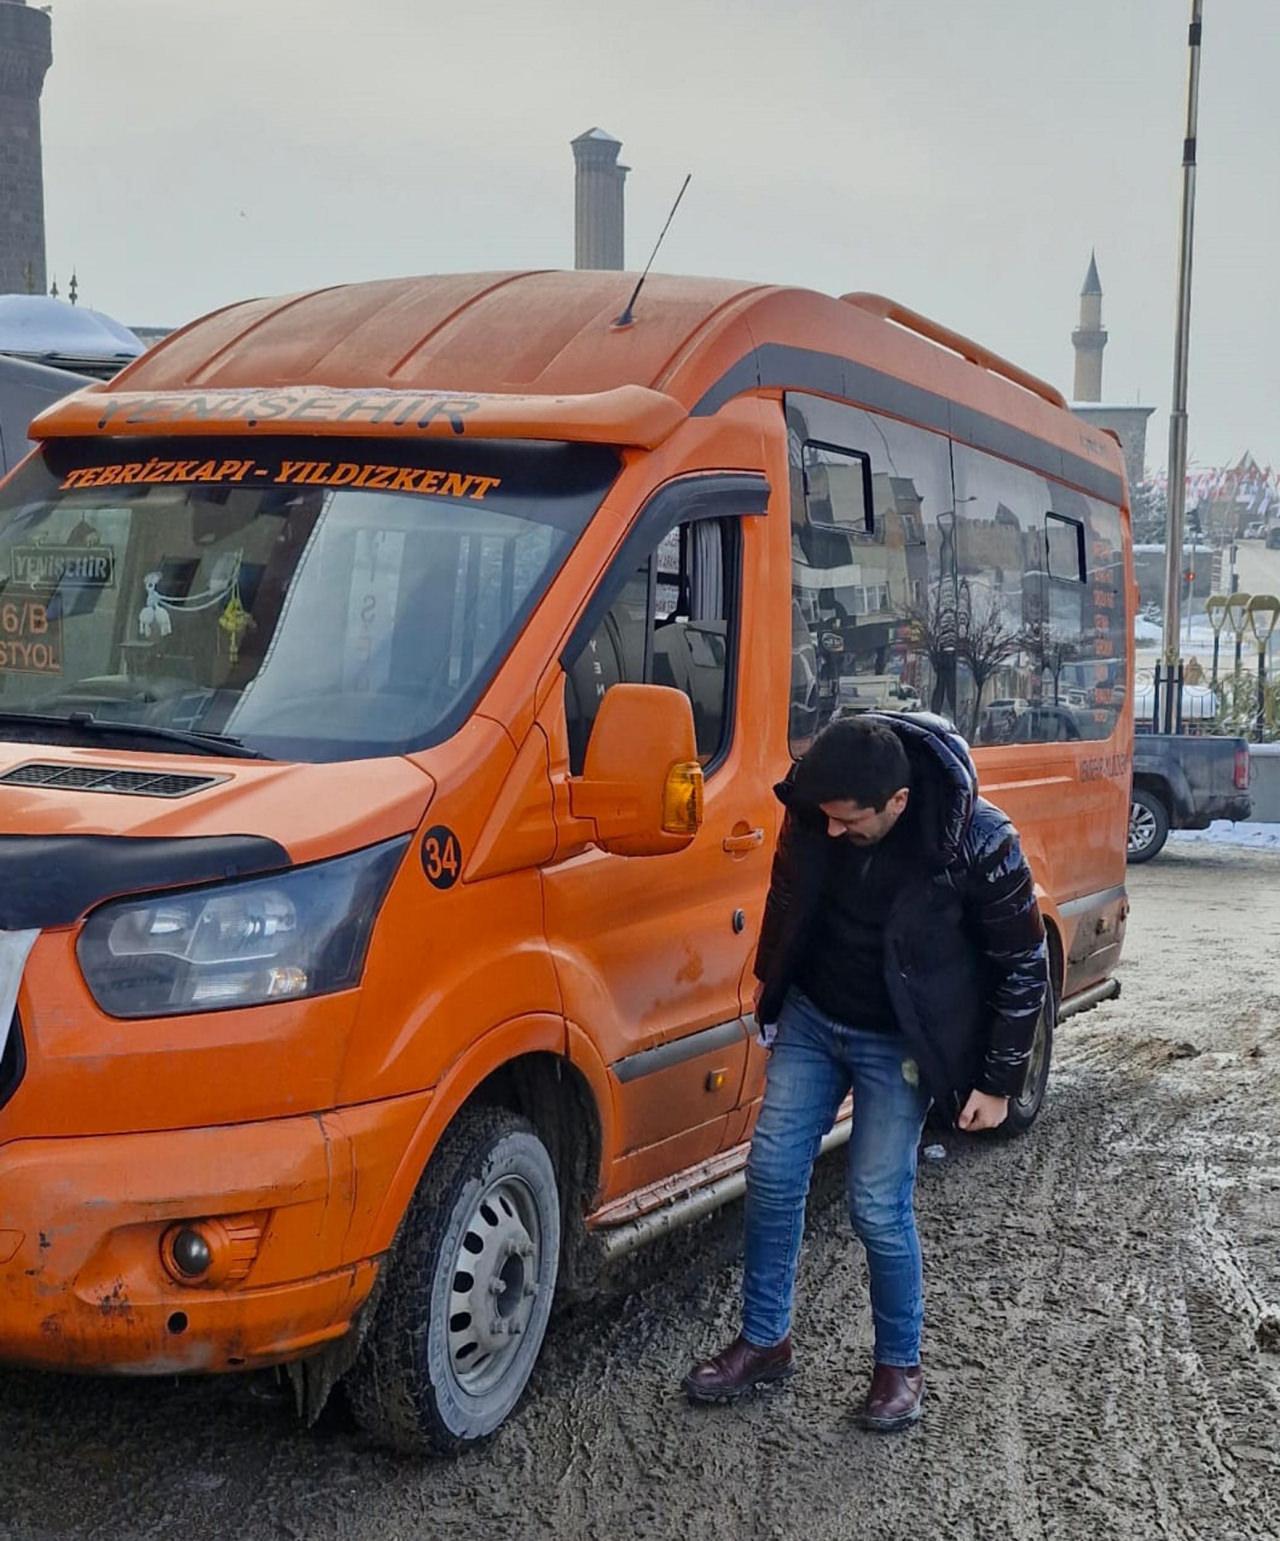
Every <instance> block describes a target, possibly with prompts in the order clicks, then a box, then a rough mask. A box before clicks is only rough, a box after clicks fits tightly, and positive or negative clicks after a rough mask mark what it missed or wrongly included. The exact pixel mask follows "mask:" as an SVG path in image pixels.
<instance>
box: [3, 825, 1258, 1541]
mask: <svg viewBox="0 0 1280 1541" xmlns="http://www.w3.org/2000/svg"><path fill="white" fill-rule="evenodd" d="M1131 886H1132V890H1133V896H1134V915H1133V920H1132V929H1131V933H1130V945H1129V949H1128V956H1127V960H1126V963H1125V965H1124V971H1123V978H1124V987H1125V993H1124V998H1123V1000H1122V1001H1121V1002H1120V1003H1118V1004H1115V1005H1111V1006H1108V1007H1105V1008H1103V1009H1101V1010H1099V1011H1095V1012H1093V1013H1091V1014H1089V1015H1087V1016H1084V1017H1080V1018H1076V1019H1075V1020H1073V1021H1071V1022H1069V1023H1066V1024H1064V1026H1063V1028H1062V1031H1061V1039H1060V1044H1059V1052H1058V1056H1057V1060H1056V1066H1057V1068H1056V1074H1055V1077H1054V1080H1053V1082H1052V1083H1051V1101H1050V1104H1049V1106H1048V1108H1047V1110H1046V1112H1045V1115H1044V1117H1043V1119H1042V1121H1041V1122H1040V1124H1039V1125H1038V1127H1037V1128H1036V1129H1035V1131H1034V1132H1033V1133H1032V1135H1031V1136H1030V1137H1028V1138H1026V1139H1024V1140H1021V1141H1017V1142H1014V1143H1011V1144H1008V1145H1004V1144H999V1143H988V1142H977V1141H966V1140H962V1139H960V1138H959V1137H957V1136H954V1135H953V1136H948V1137H946V1138H945V1139H944V1144H945V1146H946V1156H945V1159H943V1160H941V1161H933V1162H928V1163H925V1164H924V1165H923V1167H922V1173H921V1183H920V1206H919V1207H920V1223H921V1230H922V1235H923V1238H924V1245H925V1253H926V1269H927V1281H928V1292H929V1296H928V1298H929V1320H928V1328H927V1340H926V1366H927V1373H928V1379H929V1400H928V1403H927V1412H926V1419H925V1422H924V1424H923V1425H922V1426H921V1427H919V1428H918V1429H915V1430H913V1431H911V1432H910V1433H908V1434H905V1435H900V1436H896V1437H890V1438H884V1437H876V1436H873V1435H869V1434H865V1433H863V1432H862V1431H860V1430H859V1429H858V1427H857V1426H856V1424H855V1422H854V1420H853V1408H854V1406H855V1403H856V1401H857V1399H858V1397H859V1395H860V1393H861V1391H862V1390H863V1387H864V1383H865V1381H866V1377H867V1374H868V1371H869V1364H870V1358H869V1343H870V1323H869V1318H868V1313H867V1308H866V1278H865V1272H864V1269H863V1267H862V1265H861V1263H860V1262H859V1261H858V1260H857V1259H856V1257H855V1253H854V1249H853V1246H852V1244H851V1242H850V1239H849V1235H848V1230H847V1221H846V1219H845V1217H844V1213H843V1201H842V1184H841V1178H842V1173H841V1170H840V1158H839V1156H838V1155H837V1156H833V1157H831V1158H829V1159H828V1161H827V1162H826V1163H825V1165H824V1166H823V1167H822V1168H821V1169H820V1172H819V1175H818V1177H817V1180H816V1182H815V1188H814V1195H813V1200H812V1204H811V1209H810V1219H809V1235H808V1241H807V1245H806V1251H805V1256H804V1263H803V1272H802V1276H801V1281H800V1296H799V1306H798V1318H797V1325H796V1335H797V1342H798V1348H799V1353H800V1358H801V1365H802V1368H801V1373H800V1374H799V1375H798V1376H797V1377H796V1379H795V1380H793V1381H792V1382H791V1383H790V1384H789V1385H788V1386H786V1387H785V1388H782V1389H780V1390H778V1391H775V1392H774V1393H773V1394H771V1395H768V1396H762V1397H761V1398H760V1399H759V1400H757V1401H755V1402H753V1403H751V1404H750V1405H748V1406H745V1407H740V1408H738V1409H695V1408H690V1407H688V1406H687V1405H686V1404H685V1403H684V1401H683V1400H682V1398H681V1397H680V1396H679V1394H678V1393H677V1391H676V1389H675V1386H676V1382H677V1381H678V1379H679V1377H680V1375H681V1374H682V1372H683V1371H684V1369H685V1367H686V1364H687V1362H688V1360H689V1358H690V1355H691V1353H692V1352H693V1351H695V1350H710V1349H712V1348H714V1347H716V1346H718V1345H719V1344H720V1342H721V1341H722V1340H723V1339H725V1338H726V1337H727V1336H729V1335H731V1334H732V1332H733V1331H734V1329H735V1326H736V1315H735V1310H736V1305H735V1302H736V1292H737V1287H738V1278H739V1271H738V1266H737V1252H738V1245H739V1235H740V1228H741V1210H740V1207H739V1206H735V1207H734V1208H732V1209H730V1210H728V1211H726V1212H725V1213H724V1214H722V1215H720V1216H717V1217H716V1218H715V1219H713V1220H712V1221H710V1222H708V1223H706V1224H704V1225H703V1226H702V1227H701V1228H699V1229H697V1230H695V1231H690V1232H686V1233H684V1234H683V1235H681V1236H678V1237H673V1238H670V1239H669V1240H668V1241H667V1242H666V1243H664V1246H663V1248H662V1249H661V1250H660V1251H651V1252H650V1253H648V1254H647V1255H644V1256H642V1257H639V1258H636V1259H634V1260H632V1261H631V1262H630V1263H629V1264H628V1265H627V1271H626V1272H625V1274H623V1275H621V1276H620V1277H619V1278H618V1279H617V1280H615V1284H614V1288H613V1290H612V1292H611V1293H610V1294H608V1295H607V1296H606V1297H604V1298H602V1299H600V1300H598V1301H594V1302H592V1303H591V1304H590V1305H588V1306H579V1307H576V1308H573V1309H572V1310H569V1311H566V1312H562V1313H561V1314H560V1315H559V1316H558V1317H557V1318H556V1319H555V1321H554V1323H553V1328H552V1334H551V1337H550V1340H549V1342H548V1344H547V1348H546V1351H545V1353H544V1355H543V1359H542V1362H541V1366H540V1368H539V1370H538V1371H537V1373H536V1376H535V1380H534V1384H533V1388H532V1391H531V1394H530V1395H529V1397H528V1398H527V1400H526V1401H525V1403H524V1404H523V1406H522V1407H521V1409H520V1410H519V1412H518V1413H517V1415H516V1416H515V1418H514V1419H513V1421H512V1422H511V1423H510V1425H509V1426H508V1427H507V1428H506V1429H505V1430H504V1431H503V1432H502V1434H501V1435H500V1436H499V1437H498V1439H497V1440H496V1441H495V1442H494V1444H493V1445H492V1446H491V1447H490V1448H489V1449H488V1450H487V1451H485V1452H483V1453H477V1454H473V1455H471V1456H469V1457H468V1458H466V1459H464V1460H462V1461H459V1462H456V1463H452V1464H450V1463H433V1464H425V1465H423V1464H414V1463H411V1462H406V1461H404V1460H399V1459H393V1458H391V1457H388V1456H386V1455H383V1454H381V1453H379V1452H378V1451H376V1450H373V1449H371V1448H369V1446H368V1445H367V1443H366V1442H365V1441H364V1440H363V1439H362V1438H361V1436H360V1435H359V1434H358V1433H356V1432H355V1431H354V1430H353V1428H352V1427H351V1426H350V1424H349V1423H348V1422H347V1421H346V1420H345V1419H344V1416H343V1415H342V1412H341V1409H336V1410H331V1411H330V1412H328V1413H326V1415H325V1418H324V1420H323V1421H322V1423H321V1425H320V1427H318V1428H317V1429H314V1430H312V1431H310V1432H307V1431H304V1430H302V1429H301V1428H299V1427H298V1426H297V1425H296V1424H295V1423H294V1421H293V1417H292V1413H291V1410H290V1407H289V1404H288V1402H287V1401H286V1400H284V1399H283V1398H281V1397H280V1396H278V1395H277V1393H276V1389H275V1387H274V1383H273V1382H272V1380H271V1379H270V1378H265V1377H264V1378H262V1379H257V1380H248V1379H241V1380H232V1379H224V1380H217V1381H206V1382H198V1381H191V1382H167V1383H166V1382H158V1383H157V1382H120V1381H114V1382H107V1381H93V1380H86V1379H79V1378H66V1379H63V1378H54V1377H47V1376H40V1375H32V1374H25V1373H23V1374H20V1373H4V1374H0V1536H2V1537H4V1538H6V1541H7V1538H15V1541H17V1538H22V1541H28V1538H41V1541H45V1538H53V1537H57V1538H63V1537H67V1538H75V1541H89V1538H103V1541H107V1538H110V1541H132V1538H138V1541H142V1538H148V1541H150V1538H159V1537H165V1538H169V1537H181V1538H182V1541H214V1538H217V1541H223V1538H225V1537H228V1536H233V1537H240V1538H247V1541H257V1538H259V1537H264V1538H265V1537H271V1538H274V1537H280V1538H291V1537H298V1538H309V1541H311V1538H313V1541H323V1538H329V1537H333V1538H337V1537H342V1538H344V1541H352V1538H354V1541H365V1538H368V1541H373V1538H388V1541H390V1538H402V1537H403V1538H408V1537H414V1538H434V1537H437V1536H440V1537H443V1536H460V1537H468V1538H471V1537H474V1538H482V1541H488V1538H490V1537H493V1538H499V1537H501V1538H503V1541H511V1538H521V1541H523V1538H539V1537H565V1538H575V1541H576V1538H578V1537H582V1538H588V1537H591V1538H594V1537H600V1538H606V1537H607V1538H610V1541H613V1538H624V1537H625V1538H632V1537H635V1538H658V1537H680V1538H697V1541H715V1538H720V1537H725V1538H728V1537H735V1538H737V1537H748V1536H750V1537H779V1538H792V1537H796V1538H804V1541H827V1538H831V1541H835V1538H846V1537H848V1538H855V1537H856V1538H868V1541H871V1538H885V1541H899V1538H907V1537H910V1538H913V1541H914V1538H920V1541H931V1538H936V1537H946V1538H953V1537H954V1538H969V1537H972V1538H974V1541H977V1538H983V1541H988V1538H1008V1541H1038V1538H1046V1541H1048V1538H1072V1541H1077V1538H1079V1541H1109V1538H1113V1537H1115V1538H1120V1537H1124V1538H1133V1541H1152V1538H1161V1541H1183V1538H1186V1541H1266V1538H1275V1537H1278V1536H1280V1318H1278V1317H1277V1312H1280V856H1277V855H1274V854H1269V853H1258V852H1246V851H1233V850H1227V849H1222V848H1215V847H1209V846H1203V845H1201V846H1196V845H1191V844H1182V843H1178V842H1174V843H1171V846H1170V849H1169V851H1168V852H1167V854H1166V855H1164V856H1162V857H1161V858H1160V860H1158V861H1157V862H1155V863H1154V864H1153V865H1152V866H1150V867H1146V868H1141V869H1138V870H1137V871H1135V872H1134V873H1133V874H1132V885H1131Z"/></svg>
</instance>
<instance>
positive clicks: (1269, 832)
mask: <svg viewBox="0 0 1280 1541" xmlns="http://www.w3.org/2000/svg"><path fill="white" fill-rule="evenodd" d="M1169 839H1170V840H1187V841H1192V840H1194V841H1201V842H1208V844H1210V845H1243V846H1249V847H1251V848H1253V849H1255V850H1273V851H1280V824H1257V823H1252V822H1247V821H1246V822H1244V823H1240V824H1230V823H1228V822H1227V820H1226V819H1215V820H1214V822H1213V823H1212V824H1210V826H1209V827H1208V829H1178V830H1174V832H1173V833H1172V834H1171V835H1170V836H1169Z"/></svg>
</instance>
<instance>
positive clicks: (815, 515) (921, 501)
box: [787, 393, 953, 755]
mask: <svg viewBox="0 0 1280 1541" xmlns="http://www.w3.org/2000/svg"><path fill="white" fill-rule="evenodd" d="M787 428H788V438H789V443H790V460H791V556H792V565H791V580H792V588H791V593H792V604H791V626H792V643H791V710H790V739H791V751H792V753H793V754H796V755H799V754H802V753H803V752H804V750H805V749H806V748H807V747H808V745H809V743H810V742H811V741H812V739H813V736H814V734H815V733H816V732H817V731H818V730H819V728H821V727H822V726H823V725H824V724H825V723H827V722H828V721H830V719H831V718H832V717H833V716H836V715H837V714H841V713H850V712H859V711H868V710H875V711H894V710H899V711H912V710H919V709H920V708H922V707H927V708H929V709H930V710H933V711H945V710H946V702H947V700H948V699H949V695H948V692H947V688H946V681H947V676H946V674H945V662H944V661H943V660H942V659H941V657H940V654H939V642H940V638H939V636H938V635H937V634H936V631H937V629H936V627H935V628H934V632H935V634H934V635H932V636H930V637H928V638H926V630H927V621H928V612H929V602H930V595H931V592H932V591H931V587H930V553H931V551H932V552H933V553H934V554H935V557H936V552H937V549H938V546H939V541H940V538H941V536H940V525H939V520H944V521H945V515H946V514H947V512H948V511H949V510H950V509H951V460H950V446H949V445H948V442H947V440H946V439H945V438H943V437H942V436H941V435H939V434H934V433H929V432H927V431H926V430H924V429H922V428H912V427H909V426H907V425H906V424H903V423H898V422H894V421H892V420H891V419H887V418H879V417H876V416H874V415H873V414H872V413H869V412H863V411H861V410H860V409H858V408H855V407H847V406H843V405H841V404H840V403H838V402H833V401H827V400H825V399H823V398H820V397H813V396H805V395H802V394H799V393H793V394H791V395H789V396H788V397H787ZM815 494H816V495H815ZM868 498H869V499H870V504H871V506H870V509H869V510H868V508H867V507H866V502H867V499H868ZM926 641H927V642H928V644H929V645H926ZM935 659H937V660H938V664H939V667H936V668H935V666H934V665H935ZM952 693H953V692H952Z"/></svg>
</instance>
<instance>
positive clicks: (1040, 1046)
mask: <svg viewBox="0 0 1280 1541" xmlns="http://www.w3.org/2000/svg"><path fill="white" fill-rule="evenodd" d="M1057 1025H1058V1000H1057V996H1056V995H1055V994H1054V990H1053V986H1052V985H1050V986H1049V989H1048V991H1047V992H1046V994H1045V998H1044V1005H1043V1006H1042V1007H1041V1009H1040V1017H1039V1020H1038V1021H1037V1022H1036V1034H1035V1037H1034V1038H1033V1039H1032V1040H1031V1058H1030V1059H1029V1060H1028V1062H1027V1074H1026V1078H1025V1080H1024V1081H1023V1083H1022V1090H1021V1091H1020V1092H1019V1093H1018V1095H1017V1096H1016V1097H1010V1098H1009V1113H1008V1116H1007V1117H1006V1119H1005V1121H1004V1123H1002V1124H1001V1125H1000V1128H999V1130H998V1131H997V1132H998V1133H999V1134H1002V1135H1004V1136H1006V1137H1009V1136H1012V1135H1017V1134H1025V1133H1026V1132H1027V1130H1028V1129H1030V1127H1031V1126H1032V1124H1034V1123H1035V1121H1036V1119H1037V1118H1038V1117H1039V1116H1040V1109H1041V1108H1042V1107H1043V1106H1044V1096H1045V1091H1046V1090H1047V1089H1048V1085H1049V1065H1050V1063H1051V1061H1052V1059H1053V1030H1054V1028H1055V1027H1056V1026H1057Z"/></svg>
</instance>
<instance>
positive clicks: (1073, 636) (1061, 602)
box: [939, 445, 1125, 744]
mask: <svg viewBox="0 0 1280 1541" xmlns="http://www.w3.org/2000/svg"><path fill="white" fill-rule="evenodd" d="M954 479H955V494H956V498H955V544H954V552H953V553H950V554H949V560H948V561H947V562H946V563H945V564H943V567H942V570H941V571H940V572H939V582H940V584H941V585H942V587H943V589H944V590H946V591H950V592H952V593H954V594H955V596H956V601H955V603H956V613H957V618H958V619H957V631H958V636H957V643H956V646H957V652H958V655H959V660H960V666H959V669H958V671H957V701H956V707H957V712H956V721H957V723H958V725H959V727H960V729H961V731H962V732H964V733H965V734H966V736H968V737H969V738H970V739H971V740H972V741H973V742H975V743H987V744H991V743H1063V742H1070V741H1074V740H1078V739H1100V738H1106V737H1108V736H1109V734H1110V733H1111V730H1112V728H1113V726H1114V724H1115V719H1116V714H1117V712H1118V710H1119V706H1120V703H1121V700H1122V698H1123V692H1124V678H1125V673H1124V648H1125V643H1124V605H1123V600H1122V596H1123V557H1122V551H1121V546H1120V513H1119V510H1118V509H1108V506H1107V505H1106V504H1103V503H1099V502H1097V501H1095V500H1094V499H1090V498H1086V497H1084V496H1083V495H1082V494H1079V493H1076V492H1074V491H1072V490H1071V489H1070V488H1066V487H1062V486H1060V485H1059V484H1057V483H1055V482H1050V481H1049V480H1047V479H1046V478H1045V477H1043V476H1039V475H1037V474H1035V473H1034V472H1032V471H1027V470H1024V469H1023V468H1021V467H1019V466H1014V465H1010V464H1009V463H1008V462H1006V461H1003V460H999V459H997V458H996V457H994V456H991V455H984V454H981V453H979V452H978V451H976V450H972V449H968V448H966V447H964V446H962V445H957V446H955V450H954Z"/></svg>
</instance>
